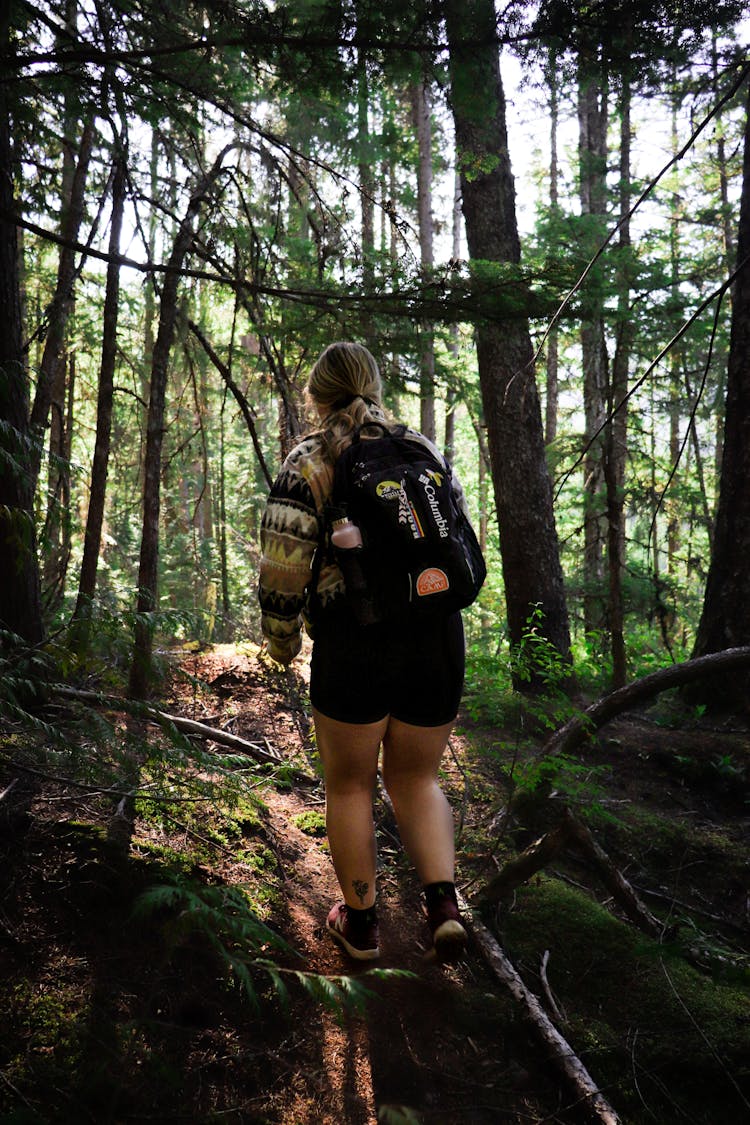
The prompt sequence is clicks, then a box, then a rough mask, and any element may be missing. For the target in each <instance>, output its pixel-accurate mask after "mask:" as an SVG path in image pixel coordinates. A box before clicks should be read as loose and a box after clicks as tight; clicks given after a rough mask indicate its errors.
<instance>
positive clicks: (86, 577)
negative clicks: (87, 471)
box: [73, 153, 126, 651]
mask: <svg viewBox="0 0 750 1125" xmlns="http://www.w3.org/2000/svg"><path fill="white" fill-rule="evenodd" d="M125 187H126V167H125V157H124V154H122V153H120V154H119V155H118V156H117V158H116V161H115V169H114V178H113V180H112V217H111V223H110V232H109V253H110V260H109V262H108V264H107V287H106V291H105V295H104V312H103V315H102V355H101V364H100V367H99V390H98V394H97V404H96V440H95V443H94V459H93V462H92V465H91V490H90V493H89V507H88V513H87V515H86V531H85V534H84V539H83V561H82V562H81V574H80V577H79V582H78V599H77V601H76V608H75V611H74V613H73V622H74V630H73V638H74V642H75V644H76V647H77V648H78V649H79V651H85V649H86V648H87V647H88V643H89V629H90V623H91V603H92V601H93V598H94V593H95V591H96V573H97V568H98V565H99V548H100V544H101V537H102V526H103V524H104V505H105V499H106V493H107V473H108V470H109V450H110V438H111V432H112V402H113V395H114V376H115V366H116V361H117V320H118V312H119V302H120V266H119V264H118V262H117V261H116V258H117V256H118V255H119V253H120V236H121V233H122V217H123V212H124V209H125Z"/></svg>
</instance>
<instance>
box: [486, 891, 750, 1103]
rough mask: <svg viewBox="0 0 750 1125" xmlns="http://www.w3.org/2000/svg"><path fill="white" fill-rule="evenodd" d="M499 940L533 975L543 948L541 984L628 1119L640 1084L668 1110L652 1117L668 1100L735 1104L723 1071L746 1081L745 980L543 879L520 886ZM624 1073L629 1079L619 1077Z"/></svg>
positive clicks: (749, 1044)
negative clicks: (545, 961) (691, 958)
mask: <svg viewBox="0 0 750 1125" xmlns="http://www.w3.org/2000/svg"><path fill="white" fill-rule="evenodd" d="M502 939H503V941H504V942H505V945H506V948H507V950H508V952H509V954H510V955H511V957H512V958H513V960H514V961H515V962H516V964H518V965H519V967H520V968H521V969H522V971H523V970H526V971H527V973H531V972H533V973H536V972H537V971H538V965H539V962H540V959H541V956H542V954H543V953H544V950H545V949H549V950H550V960H549V966H548V978H549V982H550V986H551V988H552V990H553V992H554V994H555V996H556V998H557V1000H558V1002H559V1003H561V1005H562V1006H563V1008H566V1009H567V1011H568V1012H569V1013H573V1012H575V1016H574V1017H572V1018H571V1026H570V1029H569V1033H568V1034H569V1038H570V1039H571V1042H572V1045H573V1046H574V1048H575V1049H576V1050H578V1051H579V1052H580V1053H581V1055H582V1057H583V1058H584V1061H586V1062H587V1065H590V1066H591V1067H592V1069H593V1071H594V1072H595V1073H596V1075H597V1079H598V1081H600V1082H601V1083H602V1085H603V1086H604V1087H605V1088H607V1089H608V1090H609V1091H610V1094H611V1100H612V1101H613V1103H614V1104H615V1105H616V1106H618V1107H619V1108H621V1109H625V1108H626V1107H628V1115H627V1120H628V1121H634V1122H635V1121H641V1120H646V1119H647V1118H648V1114H646V1112H645V1110H644V1108H643V1104H642V1103H641V1102H640V1093H644V1086H645V1087H647V1088H648V1091H647V1094H648V1096H646V1093H644V1097H646V1101H647V1102H649V1104H651V1106H652V1109H653V1107H654V1106H655V1105H656V1104H657V1103H658V1102H659V1101H660V1100H661V1099H662V1098H663V1097H664V1096H665V1092H667V1093H668V1096H669V1099H670V1102H671V1107H670V1115H669V1117H668V1118H667V1117H661V1118H660V1119H661V1120H667V1119H669V1120H672V1119H674V1106H675V1105H682V1106H683V1108H684V1109H685V1111H686V1112H687V1111H688V1109H689V1114H690V1116H691V1119H692V1120H694V1121H701V1122H706V1123H709V1122H710V1123H712V1125H713V1123H715V1122H716V1121H717V1120H733V1117H732V1114H733V1113H735V1114H736V1113H737V1112H739V1110H740V1106H741V1102H740V1100H739V1096H738V1094H737V1091H736V1089H735V1088H734V1086H733V1084H732V1082H730V1081H729V1079H728V1077H727V1075H728V1073H731V1074H732V1076H733V1079H734V1081H736V1082H738V1083H739V1084H740V1085H741V1084H742V1082H743V1081H745V1082H746V1081H747V1080H748V1079H750V1022H749V1021H748V1019H747V1013H748V999H749V998H750V996H749V993H750V989H748V987H747V985H746V984H745V985H730V984H728V983H721V982H717V981H715V980H713V979H711V978H710V977H708V976H706V975H703V974H701V973H699V972H697V971H696V970H694V969H693V968H692V967H691V966H690V965H688V964H686V963H685V962H684V961H682V960H681V959H680V958H679V956H678V955H677V952H676V951H675V950H674V949H670V948H666V947H664V946H662V945H659V944H658V943H657V942H655V941H651V940H649V939H647V938H645V937H644V936H642V935H641V934H640V933H639V932H638V931H636V930H635V929H634V928H633V927H632V926H629V925H626V924H625V923H623V922H620V921H619V920H618V919H617V918H615V917H613V916H612V915H611V914H609V913H608V912H607V911H606V910H605V909H604V908H603V907H601V906H600V905H599V904H598V903H596V902H594V901H592V900H591V899H590V898H588V897H587V896H586V895H584V894H583V893H581V892H579V891H577V890H575V889H573V888H571V887H568V886H566V885H564V884H562V883H561V882H559V881H557V880H555V879H551V878H548V877H542V878H539V879H538V880H536V881H535V882H534V884H533V885H528V886H526V887H524V888H522V889H521V890H519V892H518V893H517V897H516V904H515V908H514V909H513V911H512V912H511V913H509V914H508V916H507V917H506V918H505V919H504V922H503V933H502ZM530 983H531V986H532V988H534V987H536V985H535V982H534V981H531V982H530ZM634 1036H635V1038H634ZM717 1059H721V1063H719V1062H717ZM634 1060H635V1062H636V1064H637V1066H635V1067H634V1065H633V1063H634ZM631 1073H636V1076H637V1078H638V1085H636V1083H635V1082H633V1084H632V1086H631V1084H630V1081H629V1079H626V1078H624V1077H623V1076H624V1075H628V1076H629V1075H630V1074H631ZM657 1075H658V1081H657V1079H656V1077H655V1076H657ZM650 1076H654V1080H653V1083H652V1082H651V1078H650ZM618 1084H619V1091H618V1092H617V1093H615V1090H614V1089H613V1087H617V1086H618ZM638 1087H640V1093H639V1089H638ZM709 1098H710V1099H711V1105H708V1104H707V1102H705V1101H704V1099H709ZM701 1107H703V1108H701ZM661 1112H662V1113H664V1112H665V1110H664V1107H662V1110H661ZM722 1114H724V1116H722ZM651 1119H653V1118H651Z"/></svg>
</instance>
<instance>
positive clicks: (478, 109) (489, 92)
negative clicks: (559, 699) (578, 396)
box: [445, 0, 570, 657]
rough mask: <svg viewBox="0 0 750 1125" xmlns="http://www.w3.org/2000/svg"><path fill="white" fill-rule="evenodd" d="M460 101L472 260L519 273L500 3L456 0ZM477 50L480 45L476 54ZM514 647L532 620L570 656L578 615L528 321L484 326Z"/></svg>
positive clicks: (484, 375)
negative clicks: (569, 603) (572, 616)
mask: <svg viewBox="0 0 750 1125" xmlns="http://www.w3.org/2000/svg"><path fill="white" fill-rule="evenodd" d="M445 14H446V26H447V32H448V42H449V48H450V98H451V107H452V110H453V118H454V122H455V129H456V143H457V146H458V152H459V164H460V168H461V188H462V196H463V212H464V219H465V222H466V236H467V240H468V244H469V254H470V257H471V258H472V259H473V260H475V261H482V262H492V263H496V264H497V265H498V266H501V265H503V264H505V265H509V266H511V268H512V267H517V266H518V264H519V262H520V254H521V251H520V243H519V238H518V228H517V222H516V211H515V190H514V185H513V176H512V173H511V166H510V155H509V153H508V140H507V129H506V122H505V95H504V91H503V86H502V81H501V76H500V64H499V58H498V49H497V45H496V43H495V9H494V4H493V3H492V0H469V2H468V3H465V2H463V0H447V2H446V5H445ZM469 44H470V46H469ZM476 340H477V358H478V362H479V378H480V383H481V388H482V400H483V405H484V414H485V421H486V424H487V436H488V443H489V451H490V458H491V463H492V478H493V485H494V490H495V503H496V507H497V516H498V526H499V533H500V552H501V555H502V562H503V577H504V581H505V597H506V604H507V612H508V626H509V630H510V638H511V642H512V643H513V644H514V645H518V644H520V643H521V641H522V639H523V637H524V634H525V633H526V630H527V629H528V626H529V619H530V617H531V616H532V615H534V614H535V612H536V611H539V613H538V616H539V621H538V627H539V629H540V631H541V633H542V634H543V636H545V637H546V638H547V640H548V641H550V642H551V644H552V645H554V647H555V648H556V649H557V650H558V652H559V653H561V654H562V655H563V656H565V657H567V655H568V653H569V650H570V638H569V631H568V616H567V609H566V605H565V593H564V589H563V578H562V568H561V565H560V556H559V548H558V541H557V532H556V529H555V520H554V514H553V509H552V488H551V484H550V479H549V474H548V471H547V463H546V460H545V453H544V435H543V431H542V418H541V408H540V404H539V396H538V393H537V388H536V381H535V373H534V362H533V349H532V345H531V338H530V335H529V330H528V325H527V323H526V321H524V320H523V319H521V318H519V319H517V320H512V321H510V320H509V321H505V322H497V321H481V322H480V323H478V324H477V326H476Z"/></svg>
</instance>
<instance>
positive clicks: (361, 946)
mask: <svg viewBox="0 0 750 1125" xmlns="http://www.w3.org/2000/svg"><path fill="white" fill-rule="evenodd" d="M326 929H327V930H328V933H329V934H330V935H331V937H332V938H333V940H334V941H337V942H338V943H339V945H343V947H344V949H345V950H346V952H347V953H348V954H349V956H350V957H353V958H354V959H355V961H374V960H375V958H376V957H379V956H380V949H379V948H378V924H377V922H376V921H375V919H374V917H373V920H372V921H371V922H370V923H369V924H368V925H367V926H366V928H365V929H364V930H363V931H362V932H361V933H355V931H354V928H353V926H352V924H351V921H350V920H349V912H348V911H347V909H346V903H344V902H339V903H337V904H336V906H334V907H333V908H332V910H331V911H330V913H329V915H328V917H327V918H326Z"/></svg>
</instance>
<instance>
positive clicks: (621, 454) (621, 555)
mask: <svg viewBox="0 0 750 1125" xmlns="http://www.w3.org/2000/svg"><path fill="white" fill-rule="evenodd" d="M630 194H631V193H630V82H629V79H628V78H627V76H626V75H625V74H623V76H622V89H621V98H620V222H621V226H620V241H619V248H620V255H619V265H618V270H617V290H618V293H617V345H616V347H615V355H614V359H613V362H612V379H611V382H610V386H609V395H608V402H607V409H608V414H609V416H610V418H611V421H610V424H609V426H608V427H607V431H606V435H605V448H604V475H605V481H606V489H607V571H608V577H609V605H608V616H609V631H610V645H611V652H612V686H613V687H615V688H618V687H622V686H623V685H624V683H625V680H626V678H627V659H626V652H625V620H624V617H625V611H624V604H623V595H622V578H623V574H624V572H625V510H624V509H625V495H624V488H625V460H626V456H627V440H628V436H627V435H628V413H627V393H628V371H629V367H630V350H631V346H632V341H633V318H632V313H631V308H630V278H631V270H632V266H631V260H630V251H631V243H630V219H629V218H628V214H629V212H630Z"/></svg>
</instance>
